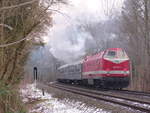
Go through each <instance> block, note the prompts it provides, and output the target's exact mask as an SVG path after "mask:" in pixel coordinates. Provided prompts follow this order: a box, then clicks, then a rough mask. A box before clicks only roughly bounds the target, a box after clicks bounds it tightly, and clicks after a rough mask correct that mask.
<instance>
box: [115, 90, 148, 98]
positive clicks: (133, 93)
mask: <svg viewBox="0 0 150 113" xmlns="http://www.w3.org/2000/svg"><path fill="white" fill-rule="evenodd" d="M112 92H118V93H124V94H131V95H137V96H145V97H150V93H147V92H140V91H130V90H112Z"/></svg>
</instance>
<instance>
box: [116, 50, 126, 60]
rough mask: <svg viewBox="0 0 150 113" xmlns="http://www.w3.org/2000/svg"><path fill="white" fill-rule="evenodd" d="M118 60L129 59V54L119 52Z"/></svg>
mask: <svg viewBox="0 0 150 113" xmlns="http://www.w3.org/2000/svg"><path fill="white" fill-rule="evenodd" d="M117 56H118V58H123V59H124V58H128V56H127V54H126V53H125V51H118V53H117Z"/></svg>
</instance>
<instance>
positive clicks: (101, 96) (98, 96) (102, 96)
mask: <svg viewBox="0 0 150 113" xmlns="http://www.w3.org/2000/svg"><path fill="white" fill-rule="evenodd" d="M50 86H51V87H54V88H57V89H61V90H64V91H68V92H72V93H75V94H80V95H83V96H87V97H91V98H95V99H98V100H103V101H106V102H111V103H114V104H119V105H122V106H126V107H130V108H133V109H136V110H140V111H142V112H150V108H146V107H143V106H137V105H134V104H131V103H128V102H127V103H125V102H122V101H117V100H113V99H110V98H105V97H106V96H107V97H114V96H112V95H108V94H107V95H105V94H103V93H102V94H101V93H98V92H93V91H87V90H85V89H81V88H74V87H73V88H72V87H68V86H62V85H56V84H54V85H50ZM114 98H119V99H121V98H120V97H114ZM124 100H125V101H126V100H127V99H124ZM127 101H130V99H128V100H127ZM132 102H137V101H132ZM141 103H142V104H143V103H145V101H144V102H141V101H140V104H141ZM146 103H147V102H146ZM147 104H148V103H147Z"/></svg>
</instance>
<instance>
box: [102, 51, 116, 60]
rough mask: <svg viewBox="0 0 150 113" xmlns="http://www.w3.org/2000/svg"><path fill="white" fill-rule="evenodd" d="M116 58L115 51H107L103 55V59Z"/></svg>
mask: <svg viewBox="0 0 150 113" xmlns="http://www.w3.org/2000/svg"><path fill="white" fill-rule="evenodd" d="M116 56H117V53H116V51H108V52H107V53H106V54H105V56H104V58H115V57H116Z"/></svg>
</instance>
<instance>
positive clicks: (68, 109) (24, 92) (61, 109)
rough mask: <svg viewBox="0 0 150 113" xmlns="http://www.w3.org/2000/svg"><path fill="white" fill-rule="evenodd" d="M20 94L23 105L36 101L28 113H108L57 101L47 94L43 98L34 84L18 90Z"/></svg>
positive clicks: (67, 101) (82, 104) (76, 103)
mask: <svg viewBox="0 0 150 113" xmlns="http://www.w3.org/2000/svg"><path fill="white" fill-rule="evenodd" d="M20 94H21V97H22V101H23V102H24V103H33V102H34V101H38V102H37V103H36V104H34V105H33V106H32V107H31V108H29V113H108V112H106V111H103V109H99V108H96V107H95V108H93V107H87V106H86V105H85V103H82V102H73V101H70V100H69V99H64V100H58V99H57V98H54V97H52V96H51V94H49V93H45V94H44V96H43V94H42V90H40V89H38V88H36V84H28V85H26V87H25V88H22V89H20Z"/></svg>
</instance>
